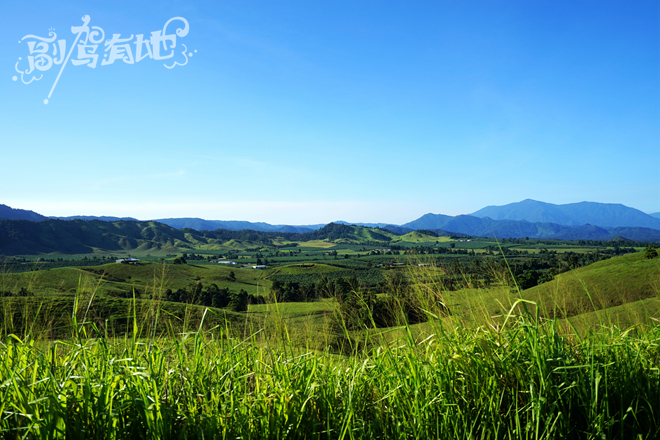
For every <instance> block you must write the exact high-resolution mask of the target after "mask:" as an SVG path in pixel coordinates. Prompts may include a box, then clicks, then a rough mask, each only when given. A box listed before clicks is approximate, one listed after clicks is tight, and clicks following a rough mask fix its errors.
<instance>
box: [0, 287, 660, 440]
mask: <svg viewBox="0 0 660 440" xmlns="http://www.w3.org/2000/svg"><path fill="white" fill-rule="evenodd" d="M414 291H415V292H416V293H417V298H418V301H419V305H420V306H421V307H423V309H424V310H426V312H427V313H428V318H429V321H428V322H426V323H425V324H424V326H425V334H424V336H420V335H421V333H419V332H417V331H416V328H415V327H414V326H411V325H408V324H407V323H406V322H400V324H401V326H400V327H398V328H396V329H395V330H383V329H374V328H365V329H364V330H363V331H349V330H347V328H348V326H346V325H344V326H343V328H344V330H343V339H341V338H340V340H343V341H344V342H345V343H346V344H348V348H347V347H344V349H343V350H336V347H335V348H334V349H333V348H331V347H332V343H331V341H330V339H329V336H326V338H328V339H327V340H326V341H321V343H319V339H322V338H323V336H321V335H319V333H318V332H317V331H316V330H315V329H313V328H310V329H309V331H308V333H306V335H307V340H305V338H304V337H302V336H304V335H305V334H304V333H303V334H302V336H301V332H302V331H303V330H301V329H300V328H299V327H295V328H294V324H293V323H291V322H290V321H289V320H287V319H284V317H283V316H282V315H279V314H278V313H273V314H267V315H264V317H263V318H262V319H263V320H262V321H258V320H255V319H252V320H248V319H246V320H245V321H244V323H243V326H242V327H240V328H239V327H238V326H230V325H228V324H227V325H222V324H218V325H214V326H211V327H210V328H209V326H208V325H207V324H206V322H207V321H208V320H211V318H212V317H213V315H214V311H212V310H207V311H206V312H205V313H204V314H203V315H202V316H201V317H200V318H199V319H197V320H196V321H192V320H191V321H189V322H188V323H187V327H186V328H183V329H182V330H176V331H174V330H173V331H172V332H171V333H170V334H169V335H167V336H166V337H163V336H158V333H156V332H153V331H151V330H150V327H149V326H150V325H158V323H157V322H156V321H150V322H149V323H145V322H144V320H141V319H140V318H139V317H138V314H137V312H136V310H137V308H136V307H137V306H136V304H137V303H133V304H134V308H133V311H134V313H133V315H132V318H131V319H129V322H130V325H131V327H132V331H127V332H126V333H124V336H123V337H116V338H115V337H112V335H107V336H104V335H103V334H102V332H100V331H98V329H96V328H94V326H95V325H96V324H94V323H93V322H92V321H89V320H88V319H86V318H85V315H84V313H85V310H87V309H90V307H87V305H86V304H84V303H83V301H81V302H80V303H79V304H78V307H76V308H74V309H73V310H72V318H71V319H72V320H73V322H72V329H73V330H72V331H71V335H70V336H69V337H68V338H66V339H59V340H54V341H53V340H47V339H43V338H38V337H35V335H38V333H29V332H28V333H23V335H22V336H21V335H17V334H13V333H9V334H7V335H6V336H5V337H4V340H3V341H2V342H1V343H0V437H2V438H7V439H10V438H11V439H15V438H67V439H69V438H70V439H77V438H84V439H91V438H99V439H106V438H108V439H123V438H154V439H156V438H158V439H170V438H171V439H174V438H176V439H179V438H199V439H201V438H204V439H212V438H243V439H261V438H273V439H284V438H291V439H295V438H312V439H314V438H318V439H355V438H382V439H411V438H436V439H448V438H452V439H453V438H464V439H554V438H569V439H572V438H575V439H582V438H584V439H592V438H593V439H602V438H606V439H637V438H641V439H653V438H658V437H659V436H660V327H657V326H648V327H639V328H628V329H622V328H618V327H616V326H610V325H607V323H602V325H600V326H599V327H598V328H597V329H594V330H593V331H591V332H589V333H588V334H586V335H582V334H578V333H576V332H571V327H570V326H568V327H567V326H564V327H562V326H560V325H559V323H558V321H556V320H550V321H543V320H542V319H541V318H540V314H539V312H538V307H536V306H535V305H534V304H530V303H529V302H527V301H526V300H515V299H514V300H513V304H511V308H510V309H509V310H510V311H509V313H506V314H504V316H502V317H500V318H498V319H490V318H489V317H487V316H485V315H484V317H483V318H481V317H478V318H479V322H478V323H477V324H476V325H475V324H474V323H471V324H470V325H467V323H466V322H464V321H463V320H462V318H460V317H457V316H448V317H447V316H442V315H440V314H437V313H435V312H434V311H433V308H432V305H433V304H436V303H437V301H438V300H441V298H442V295H443V294H444V292H441V291H438V290H437V289H435V288H434V287H433V285H432V284H429V283H424V284H422V283H419V284H416V285H415V288H414ZM81 298H83V297H82V296H81ZM84 298H85V301H94V298H92V297H91V295H88V296H87V297H84ZM393 304H394V303H393ZM523 306H524V307H523ZM406 307H409V305H406ZM275 309H276V308H275ZM525 309H526V311H525ZM403 315H404V314H402V313H396V316H403ZM147 324H148V325H147ZM395 332H396V333H397V334H398V335H399V336H398V337H391V336H392V335H393V334H394V333H395ZM294 334H295V335H294ZM91 335H93V336H94V337H91ZM99 336H100V337H99ZM294 336H295V337H294ZM356 341H359V342H360V343H356ZM326 344H327V345H326Z"/></svg>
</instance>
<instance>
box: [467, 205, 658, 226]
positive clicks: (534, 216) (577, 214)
mask: <svg viewBox="0 0 660 440" xmlns="http://www.w3.org/2000/svg"><path fill="white" fill-rule="evenodd" d="M470 215H472V216H474V217H480V218H484V217H489V218H491V219H493V220H525V221H528V222H531V223H556V224H558V225H563V226H582V225H587V224H591V225H598V226H602V227H611V228H616V227H622V226H632V227H635V226H639V227H643V228H653V229H660V218H657V217H654V216H653V215H649V214H645V213H643V212H642V211H639V210H637V209H634V208H629V207H627V206H624V205H621V204H614V203H595V202H580V203H569V204H566V205H554V204H552V203H545V202H539V201H536V200H531V199H527V200H523V201H522V202H517V203H510V204H508V205H504V206H487V207H485V208H483V209H480V210H479V211H477V212H473V213H472V214H470Z"/></svg>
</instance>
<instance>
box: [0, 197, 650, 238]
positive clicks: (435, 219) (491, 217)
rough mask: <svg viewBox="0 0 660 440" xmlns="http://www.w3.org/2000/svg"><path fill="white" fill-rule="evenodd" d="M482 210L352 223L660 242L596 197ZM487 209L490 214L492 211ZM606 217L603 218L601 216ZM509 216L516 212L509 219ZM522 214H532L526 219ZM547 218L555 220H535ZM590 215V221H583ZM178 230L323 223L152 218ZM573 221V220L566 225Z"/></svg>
mask: <svg viewBox="0 0 660 440" xmlns="http://www.w3.org/2000/svg"><path fill="white" fill-rule="evenodd" d="M475 214H479V215H457V216H449V215H443V214H431V213H429V214H425V215H423V216H421V217H420V218H418V219H417V220H414V221H411V222H408V223H405V224H403V225H391V224H386V223H353V225H356V226H363V227H365V228H380V229H381V230H383V231H390V232H394V233H396V234H405V233H407V232H410V231H413V230H417V229H426V230H431V231H435V232H437V233H440V234H444V235H451V234H458V235H471V236H481V237H491V238H492V237H497V238H523V237H530V238H547V239H561V240H571V239H593V240H609V239H612V238H614V237H616V236H622V237H624V238H627V239H631V240H646V241H654V242H655V241H660V219H658V218H654V217H652V216H651V215H648V214H644V213H643V212H641V211H639V210H636V209H633V208H629V207H626V206H624V205H621V204H604V203H595V202H580V203H573V204H568V205H553V204H551V203H545V202H539V201H535V200H530V199H527V200H523V201H522V202H518V203H512V204H509V205H504V206H488V207H486V208H483V209H481V210H479V211H477V212H476V213H475ZM487 214H488V215H487ZM599 215H600V216H602V217H603V220H602V221H599V220H598V218H596V217H598V216H599ZM506 217H515V219H514V218H506ZM521 217H527V218H522V219H519V218H521ZM2 218H5V219H12V220H14V219H20V218H25V219H27V220H31V221H44V220H45V219H47V217H44V216H42V215H40V214H37V213H35V212H33V211H25V210H17V209H12V208H10V207H8V206H6V205H0V219H2ZM58 219H61V220H60V221H64V220H66V221H77V222H82V221H106V222H117V221H123V222H126V221H128V222H133V223H144V222H142V221H140V220H137V219H134V218H132V217H123V218H119V217H110V216H103V217H95V216H74V217H59V218H58ZM533 219H545V220H549V219H551V220H553V221H533ZM586 220H590V221H591V222H587V223H581V222H582V221H586ZM150 222H157V223H159V224H162V225H167V226H169V227H172V228H174V229H178V230H184V229H189V230H190V231H198V232H204V231H218V230H225V231H246V230H250V231H257V232H269V233H279V234H305V233H309V232H312V231H317V230H319V229H321V228H322V227H324V225H321V224H318V225H298V226H295V225H271V224H269V223H265V222H248V221H239V220H204V219H201V218H167V219H157V220H150ZM566 223H573V224H566ZM608 223H609V224H615V225H618V224H624V226H608V225H607V224H608ZM626 223H633V224H636V223H641V224H652V225H654V227H648V226H638V225H636V226H625V224H626ZM332 224H334V225H349V223H348V222H345V221H337V222H334V223H332Z"/></svg>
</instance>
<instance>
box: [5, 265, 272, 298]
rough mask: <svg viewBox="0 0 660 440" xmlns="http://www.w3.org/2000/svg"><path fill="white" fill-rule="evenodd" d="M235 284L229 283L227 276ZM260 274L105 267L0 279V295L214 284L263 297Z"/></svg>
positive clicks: (264, 285)
mask: <svg viewBox="0 0 660 440" xmlns="http://www.w3.org/2000/svg"><path fill="white" fill-rule="evenodd" d="M232 271H233V272H234V274H235V276H236V281H233V282H232V281H228V280H227V277H228V276H229V273H230V272H232ZM265 276H266V274H265V273H264V272H262V271H256V270H249V269H238V268H229V267H223V266H220V265H217V266H214V265H203V266H202V265H194V264H184V265H163V264H155V263H140V264H139V265H130V264H117V263H111V264H105V265H103V266H95V267H88V268H85V267H81V268H70V267H65V268H59V269H51V270H44V271H35V272H25V273H19V274H4V275H0V291H2V290H11V291H17V290H18V288H20V287H24V286H25V287H27V288H28V290H30V291H36V292H41V293H44V294H61V293H72V292H76V291H77V290H78V289H79V285H82V286H84V287H92V286H93V287H95V288H96V289H97V290H98V291H99V292H100V293H102V294H108V293H110V292H132V290H133V288H134V287H136V288H138V289H140V290H142V291H148V292H153V291H154V290H156V291H161V293H162V292H164V291H165V290H166V289H172V290H176V289H179V288H185V287H187V286H189V285H190V284H191V283H196V282H201V283H202V284H203V285H205V286H206V285H209V284H212V283H215V284H217V285H218V287H220V288H224V287H227V288H229V290H231V291H238V290H240V289H244V290H245V291H247V292H248V293H251V294H254V295H257V294H264V293H265V292H266V291H268V289H270V286H271V282H270V281H269V280H267V279H265Z"/></svg>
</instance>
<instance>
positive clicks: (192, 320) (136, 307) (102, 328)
mask: <svg viewBox="0 0 660 440" xmlns="http://www.w3.org/2000/svg"><path fill="white" fill-rule="evenodd" d="M207 309H208V311H207ZM74 315H75V318H76V321H75V322H74V320H73V316H74ZM0 317H1V324H0V333H2V334H9V333H15V334H17V335H19V337H21V338H25V337H29V338H35V339H55V338H58V339H59V338H65V339H66V338H70V337H72V336H74V335H75V332H76V331H77V329H78V330H80V328H81V327H78V326H76V325H75V323H76V322H77V324H78V325H80V324H84V325H83V327H84V328H85V329H86V332H87V335H88V336H104V335H108V336H109V337H114V336H121V335H124V334H126V333H132V332H133V330H134V329H135V330H136V331H137V333H136V335H141V336H144V337H149V336H175V335H177V334H180V333H182V332H186V331H197V330H199V329H200V328H201V329H203V330H209V329H213V328H217V327H220V328H226V327H230V328H231V329H232V330H233V331H241V328H242V327H244V326H245V325H246V324H247V323H248V322H249V320H250V319H251V318H250V317H249V316H248V315H245V314H240V313H234V312H231V311H229V310H226V309H211V308H207V307H201V306H195V305H188V304H180V303H173V302H167V301H152V300H144V299H135V300H133V299H123V298H110V297H100V296H95V295H93V294H92V292H90V291H86V292H84V293H82V294H80V295H78V296H77V297H76V296H73V295H70V296H64V295H58V296H34V297H9V298H0Z"/></svg>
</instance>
